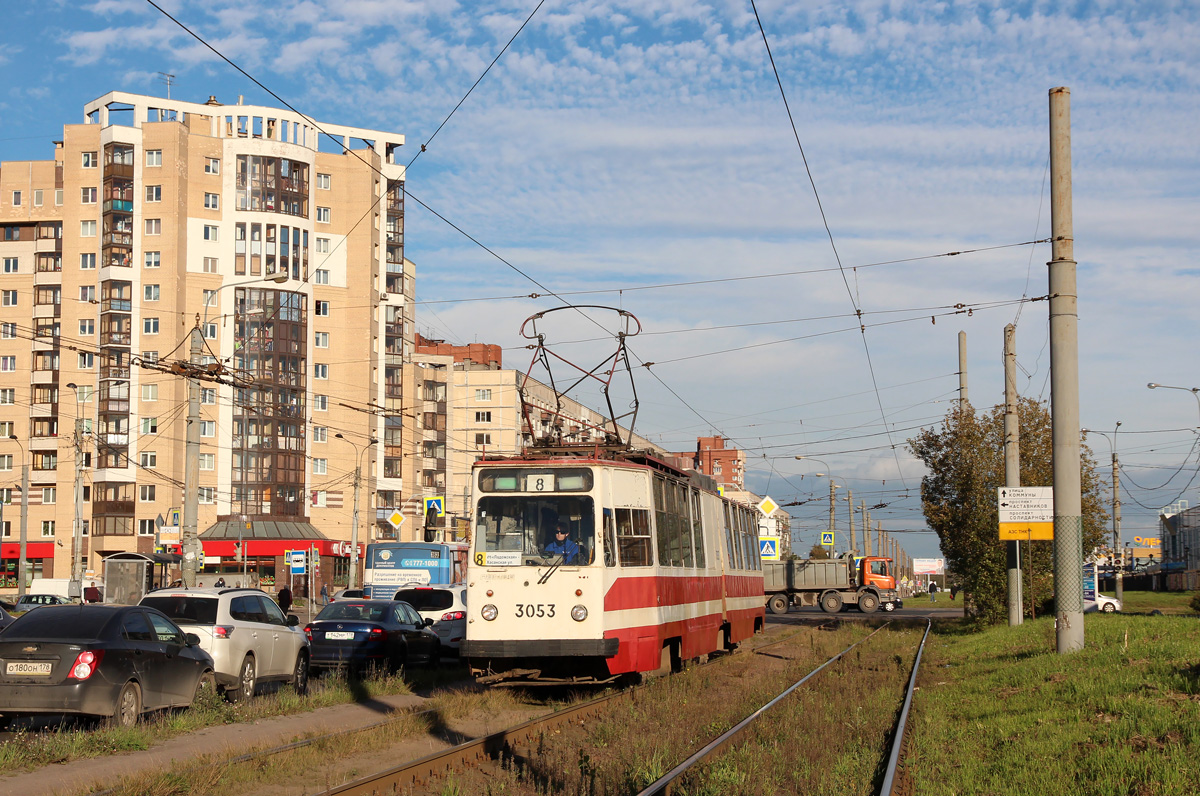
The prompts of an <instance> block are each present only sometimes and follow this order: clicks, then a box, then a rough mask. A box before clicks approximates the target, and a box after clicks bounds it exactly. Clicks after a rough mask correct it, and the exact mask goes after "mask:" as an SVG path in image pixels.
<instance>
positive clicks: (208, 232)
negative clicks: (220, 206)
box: [204, 224, 217, 241]
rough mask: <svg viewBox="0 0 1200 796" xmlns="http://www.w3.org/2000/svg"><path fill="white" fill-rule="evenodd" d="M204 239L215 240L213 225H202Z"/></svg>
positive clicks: (215, 229)
mask: <svg viewBox="0 0 1200 796" xmlns="http://www.w3.org/2000/svg"><path fill="white" fill-rule="evenodd" d="M204 239H205V240H208V241H215V240H216V239H217V228H216V227H215V226H214V225H212V224H205V225H204Z"/></svg>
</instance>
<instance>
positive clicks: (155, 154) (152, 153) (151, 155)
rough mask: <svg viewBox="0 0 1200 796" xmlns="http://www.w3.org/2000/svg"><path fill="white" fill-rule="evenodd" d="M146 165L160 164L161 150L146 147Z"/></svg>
mask: <svg viewBox="0 0 1200 796" xmlns="http://www.w3.org/2000/svg"><path fill="white" fill-rule="evenodd" d="M146 165H147V166H161V165H162V150H161V149H147V150H146Z"/></svg>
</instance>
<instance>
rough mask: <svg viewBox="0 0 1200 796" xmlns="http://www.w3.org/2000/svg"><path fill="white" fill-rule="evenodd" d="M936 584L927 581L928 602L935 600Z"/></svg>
mask: <svg viewBox="0 0 1200 796" xmlns="http://www.w3.org/2000/svg"><path fill="white" fill-rule="evenodd" d="M937 593H938V585H937V584H936V583H934V582H933V581H929V602H931V603H935V602H937Z"/></svg>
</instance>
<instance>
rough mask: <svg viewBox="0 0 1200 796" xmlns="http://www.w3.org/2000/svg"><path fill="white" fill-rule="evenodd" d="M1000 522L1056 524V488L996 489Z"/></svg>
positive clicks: (1014, 487) (1021, 487)
mask: <svg viewBox="0 0 1200 796" xmlns="http://www.w3.org/2000/svg"><path fill="white" fill-rule="evenodd" d="M996 498H997V505H998V506H999V509H1000V522H1002V523H1003V522H1054V487H1049V486H1002V487H997V489H996Z"/></svg>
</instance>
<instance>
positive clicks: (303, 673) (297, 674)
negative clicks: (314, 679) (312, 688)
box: [292, 652, 308, 696]
mask: <svg viewBox="0 0 1200 796" xmlns="http://www.w3.org/2000/svg"><path fill="white" fill-rule="evenodd" d="M292 687H293V688H295V689H296V693H297V694H300V695H301V696H304V695H305V694H307V693H308V656H307V655H305V654H304V653H303V652H301V653H300V654H299V655H297V656H296V668H295V670H294V671H293V672H292Z"/></svg>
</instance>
